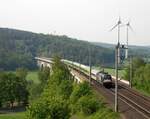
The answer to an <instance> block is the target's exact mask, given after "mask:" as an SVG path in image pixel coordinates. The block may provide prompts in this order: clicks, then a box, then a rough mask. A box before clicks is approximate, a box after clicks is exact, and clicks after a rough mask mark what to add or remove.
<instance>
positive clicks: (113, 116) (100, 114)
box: [90, 108, 119, 119]
mask: <svg viewBox="0 0 150 119" xmlns="http://www.w3.org/2000/svg"><path fill="white" fill-rule="evenodd" d="M90 119H119V114H118V113H115V112H113V111H112V110H111V109H108V108H101V109H100V110H98V111H97V112H96V113H95V114H94V115H92V117H91V118H90Z"/></svg>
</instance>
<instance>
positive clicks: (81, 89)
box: [70, 82, 92, 104]
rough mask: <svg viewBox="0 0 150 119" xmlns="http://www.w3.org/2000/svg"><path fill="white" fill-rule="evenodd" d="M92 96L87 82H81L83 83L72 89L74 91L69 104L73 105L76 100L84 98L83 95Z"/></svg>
mask: <svg viewBox="0 0 150 119" xmlns="http://www.w3.org/2000/svg"><path fill="white" fill-rule="evenodd" d="M91 94H92V91H91V88H90V86H89V83H88V82H83V83H80V84H79V85H76V86H75V87H74V90H73V92H72V94H71V97H70V99H71V102H72V103H73V104H74V103H76V102H77V100H78V99H79V98H80V97H82V96H85V95H91Z"/></svg>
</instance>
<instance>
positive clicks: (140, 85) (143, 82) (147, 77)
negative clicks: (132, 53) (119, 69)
mask: <svg viewBox="0 0 150 119" xmlns="http://www.w3.org/2000/svg"><path fill="white" fill-rule="evenodd" d="M149 72H150V64H146V63H145V62H144V60H143V59H141V58H134V59H133V71H132V73H133V80H132V85H133V86H134V87H135V88H137V89H139V90H141V91H143V92H145V93H147V94H148V95H149V94H150V87H149V85H150V73H149ZM129 75H130V68H129V66H128V67H127V69H126V74H125V78H126V79H129Z"/></svg>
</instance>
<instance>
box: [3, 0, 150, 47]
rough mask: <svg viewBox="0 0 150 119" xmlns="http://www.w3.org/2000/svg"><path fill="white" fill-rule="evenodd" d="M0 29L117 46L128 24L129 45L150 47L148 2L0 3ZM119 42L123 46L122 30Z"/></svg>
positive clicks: (58, 0)
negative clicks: (118, 27)
mask: <svg viewBox="0 0 150 119" xmlns="http://www.w3.org/2000/svg"><path fill="white" fill-rule="evenodd" d="M0 3H1V4H0V27H5V28H6V27H7V28H14V29H20V30H27V31H32V32H36V33H45V34H55V35H67V36H69V37H72V38H76V39H79V40H86V41H91V42H106V43H113V44H115V43H117V29H114V30H113V31H112V32H110V31H109V30H110V29H111V28H112V27H113V26H114V25H115V24H116V23H117V21H118V18H119V16H120V17H121V20H122V23H124V24H126V23H127V22H128V21H130V23H131V26H132V28H133V31H131V30H130V31H129V44H132V45H149V46H150V0H0ZM120 42H121V43H122V44H124V43H126V28H125V27H122V28H121V37H120Z"/></svg>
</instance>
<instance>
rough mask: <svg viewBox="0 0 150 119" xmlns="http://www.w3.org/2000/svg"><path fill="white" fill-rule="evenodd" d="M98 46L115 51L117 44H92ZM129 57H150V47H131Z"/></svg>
mask: <svg viewBox="0 0 150 119" xmlns="http://www.w3.org/2000/svg"><path fill="white" fill-rule="evenodd" d="M92 43H93V44H94V45H96V46H100V47H104V48H109V49H114V48H115V44H109V43H101V42H92ZM129 55H133V56H142V57H150V46H136V45H129Z"/></svg>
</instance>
